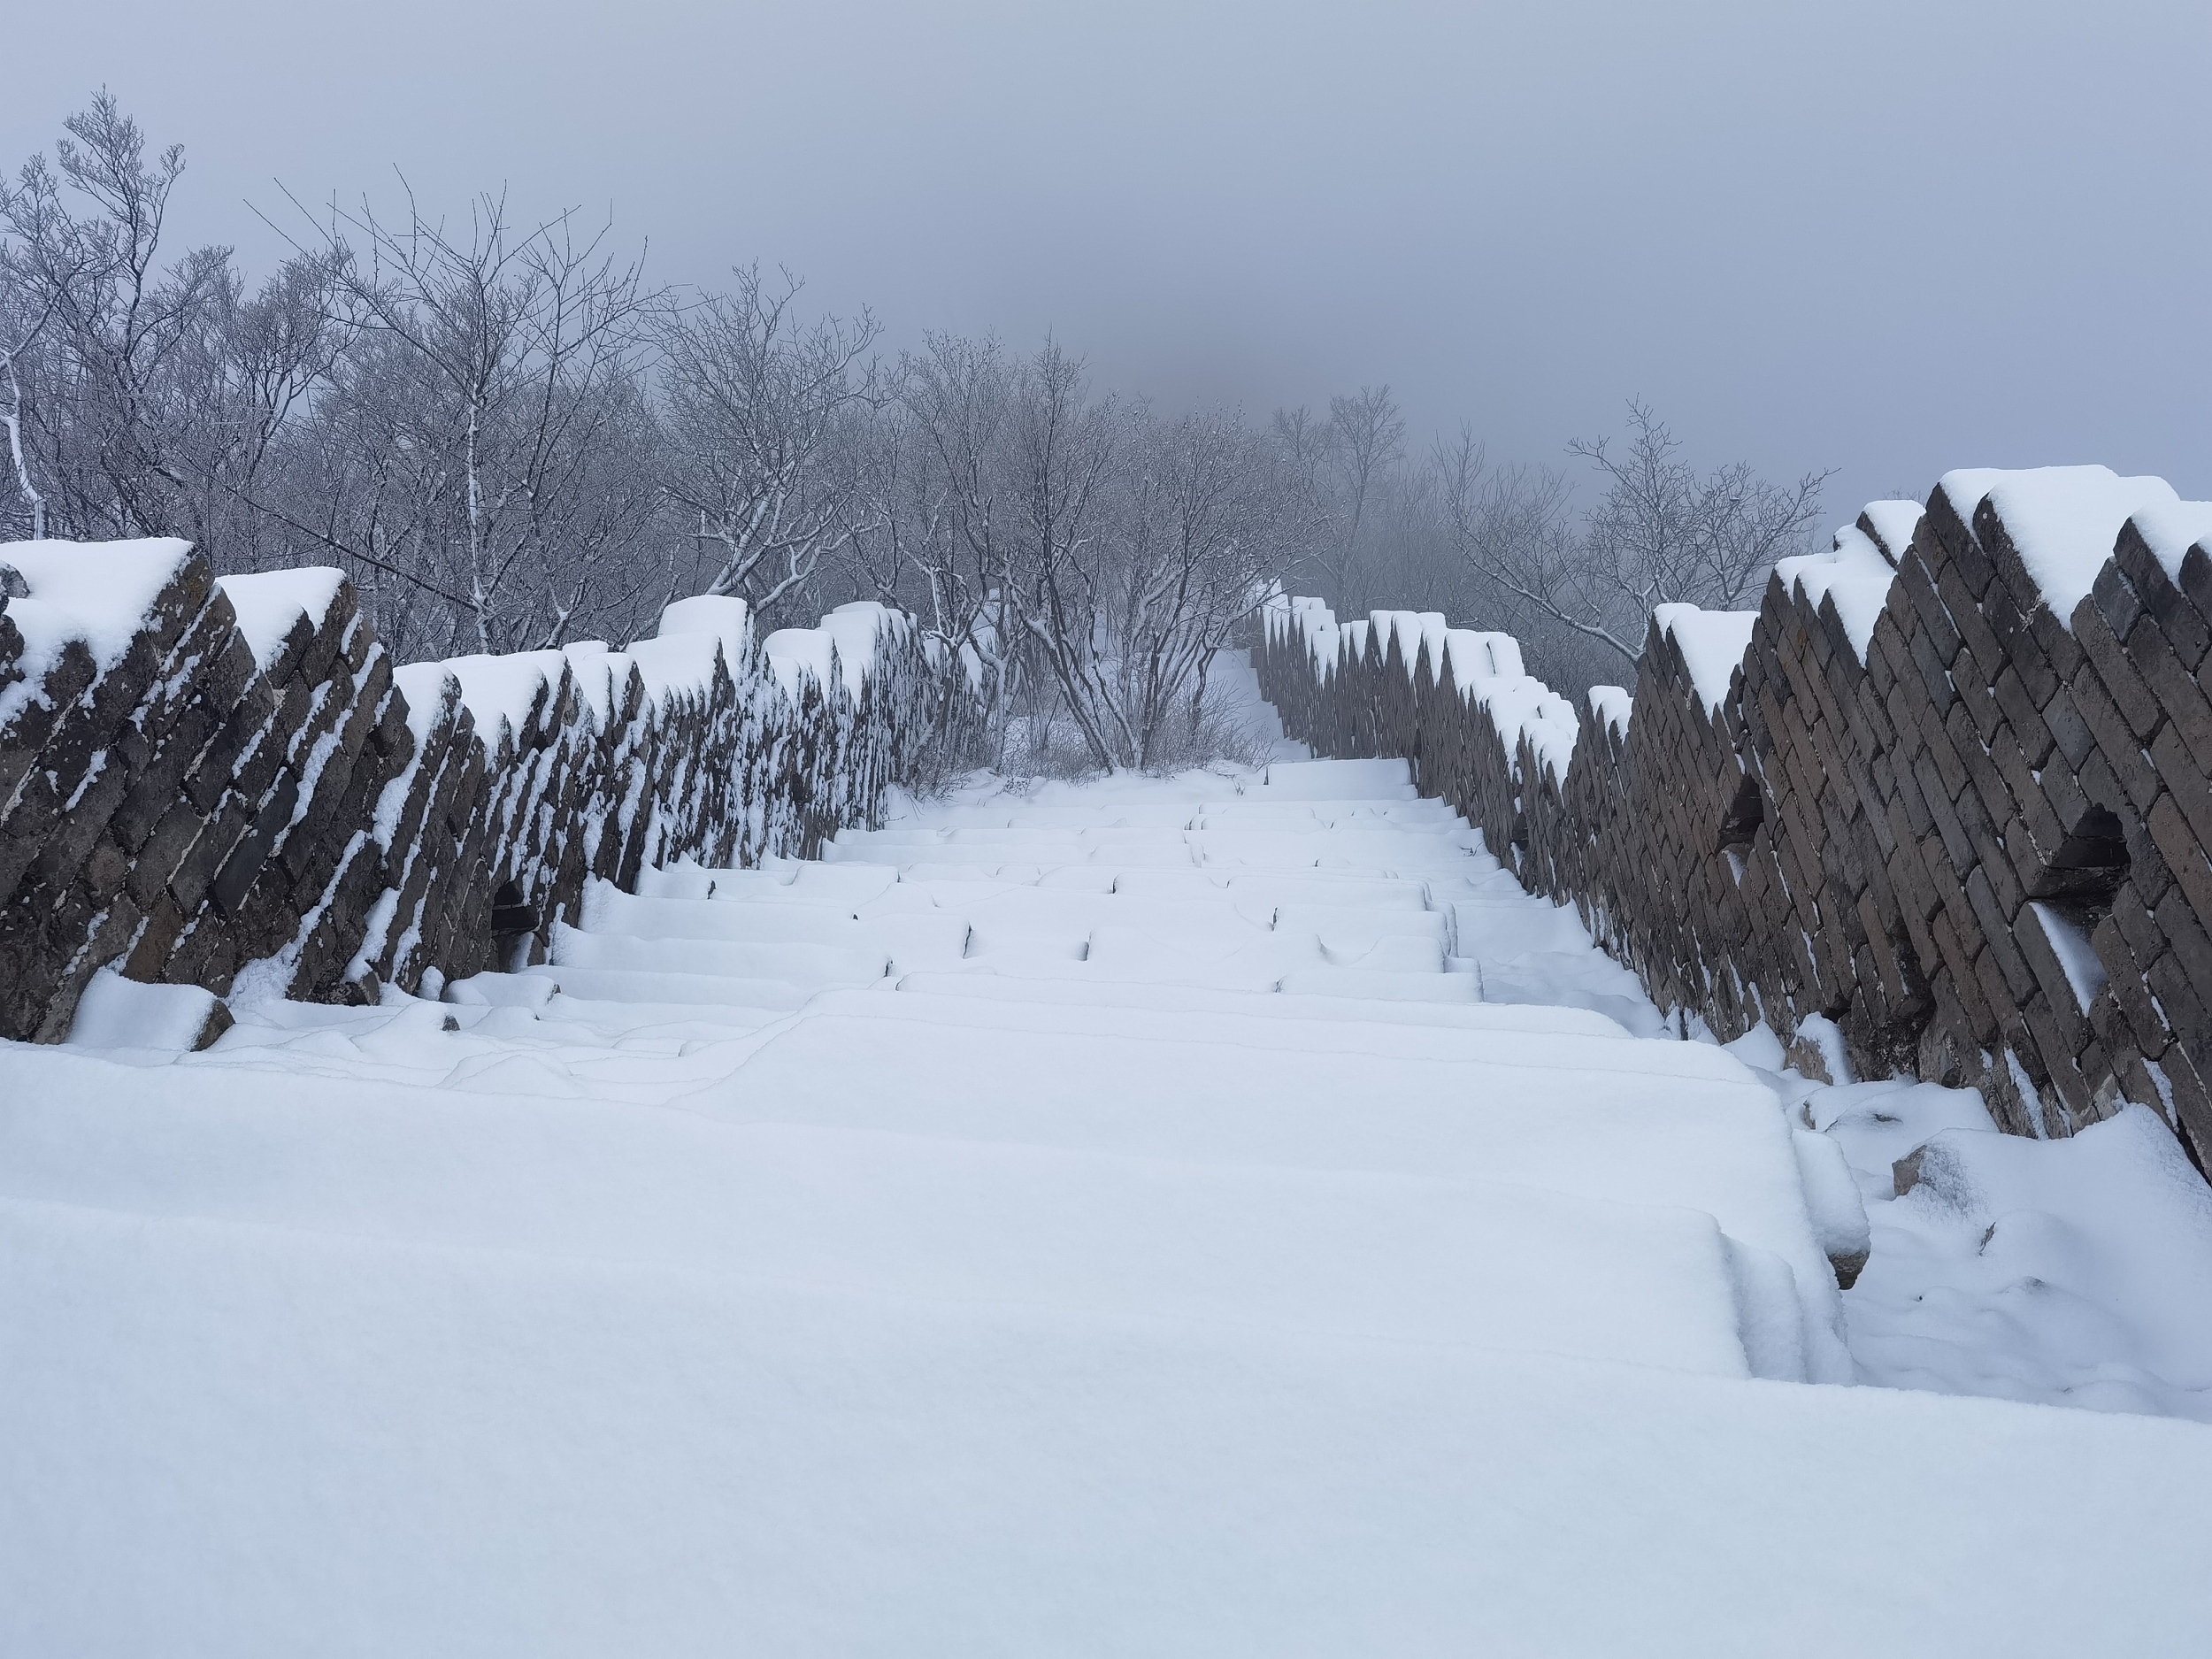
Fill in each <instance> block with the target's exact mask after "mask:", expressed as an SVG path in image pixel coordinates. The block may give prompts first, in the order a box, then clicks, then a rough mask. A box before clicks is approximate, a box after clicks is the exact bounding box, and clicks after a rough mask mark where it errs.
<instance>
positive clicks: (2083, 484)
mask: <svg viewBox="0 0 2212 1659" xmlns="http://www.w3.org/2000/svg"><path fill="white" fill-rule="evenodd" d="M1937 488H1939V489H1941V490H1942V491H1943V493H1944V495H1945V496H1946V497H1947V499H1948V500H1949V501H1950V503H1951V507H1952V510H1953V511H1955V512H1956V513H1957V514H1958V516H1959V518H1960V521H1961V522H1962V523H1964V524H1967V525H1971V524H1972V523H1973V522H1974V510H1975V509H1976V508H1977V507H1978V506H1980V505H1981V503H1982V502H1983V500H1984V499H1985V498H1986V499H1987V500H1988V501H1989V503H1990V504H1991V505H1992V506H1993V507H1994V508H1995V509H1996V511H1997V516H1998V517H1999V518H2001V519H2002V520H2003V521H2004V526H2005V530H2006V532H2007V534H2009V535H2010V536H2011V537H2012V544H2013V546H2014V547H2015V548H2016V549H2018V550H2019V554H2020V562H2021V564H2022V565H2024V566H2026V568H2027V572H2028V579H2029V580H2031V581H2032V582H2034V584H2035V585H2036V588H2037V590H2038V591H2039V593H2041V595H2043V599H2044V603H2047V604H2048V605H2049V606H2050V608H2051V610H2052V611H2053V613H2054V614H2055V616H2056V617H2057V618H2058V620H2059V622H2060V624H2061V626H2064V627H2067V628H2069V629H2070V628H2071V627H2072V626H2073V615H2074V607H2075V606H2076V605H2078V604H2079V603H2081V602H2082V600H2083V599H2084V598H2085V596H2086V595H2088V592H2089V590H2090V588H2092V587H2093V586H2094V585H2095V583H2096V580H2097V572H2099V571H2101V570H2102V569H2103V568H2104V562H2105V561H2106V560H2107V559H2108V558H2110V557H2112V548H2113V543H2114V542H2115V541H2117V540H2118V539H2119V535H2120V526H2122V525H2124V524H2125V523H2126V522H2127V521H2128V519H2129V518H2131V517H2134V516H2136V515H2138V514H2140V513H2144V512H2146V511H2153V510H2156V509H2161V508H2164V509H2172V508H2177V507H2178V506H2180V504H2181V501H2180V498H2179V497H2178V496H2177V495H2175V494H2174V490H2173V486H2172V485H2170V484H2169V483H2167V481H2166V480H2164V479H2162V478H2152V477H2142V478H2122V477H2121V476H2120V475H2119V474H2117V473H2116V472H2113V470H2112V469H2111V468H2110V467H2108V466H2039V467H2029V468H2024V469H2022V470H2019V471H2007V470H2005V469H2003V468H2000V467H1967V468H1964V469H1962V470H1961V471H1959V472H1946V473H1945V474H1944V475H1943V478H1942V480H1941V482H1940V483H1939V485H1938V486H1937Z"/></svg>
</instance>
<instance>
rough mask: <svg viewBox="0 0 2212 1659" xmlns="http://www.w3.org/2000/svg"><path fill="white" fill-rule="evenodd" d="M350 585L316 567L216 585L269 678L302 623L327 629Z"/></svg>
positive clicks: (338, 573)
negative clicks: (333, 605) (334, 605)
mask: <svg viewBox="0 0 2212 1659" xmlns="http://www.w3.org/2000/svg"><path fill="white" fill-rule="evenodd" d="M345 580H346V576H345V572H343V571H340V570H334V569H332V568H331V567H330V566H329V565H309V566H308V567H306V568H305V569H304V570H296V571H269V572H265V574H262V575H258V576H219V577H217V578H216V579H215V585H216V586H217V587H218V588H221V589H222V590H223V596H224V597H225V598H226V599H227V600H229V601H230V608H231V610H232V611H234V612H235V613H236V615H237V618H238V632H239V633H240V634H242V636H243V637H244V639H245V641H246V643H247V645H248V646H249V647H250V648H251V649H252V651H253V660H254V664H255V665H256V666H257V667H258V668H260V669H261V670H262V671H263V672H267V671H268V669H269V667H270V665H271V664H273V663H274V662H275V661H276V659H277V658H278V657H280V656H282V655H283V653H284V647H285V644H286V642H287V641H288V640H289V639H290V637H291V634H292V630H293V628H294V627H295V626H297V624H298V622H299V620H300V618H302V617H305V618H307V626H309V627H311V628H319V627H320V626H322V625H323V618H325V617H327V616H328V615H329V614H330V607H331V603H332V602H333V601H334V600H335V599H336V598H337V597H338V589H339V588H342V587H343V586H344V585H345Z"/></svg>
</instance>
